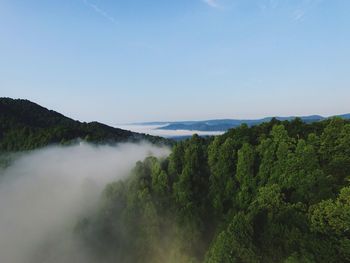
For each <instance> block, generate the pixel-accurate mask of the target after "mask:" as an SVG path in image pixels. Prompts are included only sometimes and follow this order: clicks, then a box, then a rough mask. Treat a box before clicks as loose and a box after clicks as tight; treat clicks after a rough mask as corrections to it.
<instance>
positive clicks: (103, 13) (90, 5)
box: [83, 0, 117, 24]
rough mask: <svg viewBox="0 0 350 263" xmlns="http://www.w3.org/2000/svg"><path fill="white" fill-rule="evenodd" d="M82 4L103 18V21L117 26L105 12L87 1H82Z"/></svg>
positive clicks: (112, 18)
mask: <svg viewBox="0 0 350 263" xmlns="http://www.w3.org/2000/svg"><path fill="white" fill-rule="evenodd" d="M83 2H84V4H85V5H87V6H88V7H90V8H91V9H93V10H94V11H95V12H96V13H97V14H99V15H101V16H103V17H104V18H105V19H107V20H109V21H110V22H112V23H113V24H117V21H116V20H115V19H114V17H113V16H111V15H109V14H108V13H107V12H106V11H105V10H103V9H102V8H100V7H98V6H97V5H96V4H93V3H90V2H89V1H88V0H83Z"/></svg>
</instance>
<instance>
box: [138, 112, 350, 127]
mask: <svg viewBox="0 0 350 263" xmlns="http://www.w3.org/2000/svg"><path fill="white" fill-rule="evenodd" d="M332 117H340V118H343V119H350V114H343V115H336V116H332ZM273 118H275V119H277V120H280V121H291V120H294V119H295V118H300V119H301V120H302V121H304V122H306V123H311V122H317V121H322V120H325V119H327V118H330V117H323V116H320V115H310V116H301V117H298V116H289V117H265V118H261V119H251V120H247V119H245V120H244V119H243V120H240V119H214V120H205V121H178V122H146V123H139V124H140V125H164V126H162V127H158V128H157V129H160V130H190V131H227V130H228V129H231V128H235V127H238V126H240V125H242V124H244V123H245V124H247V125H248V126H253V125H258V124H261V123H264V122H269V121H271V120H272V119H273Z"/></svg>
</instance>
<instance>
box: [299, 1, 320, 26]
mask: <svg viewBox="0 0 350 263" xmlns="http://www.w3.org/2000/svg"><path fill="white" fill-rule="evenodd" d="M321 2H322V0H303V1H302V2H301V4H300V5H299V7H298V8H297V9H296V10H295V11H294V12H293V19H294V20H295V21H302V20H304V18H305V16H306V15H307V13H308V12H309V11H310V10H311V9H313V8H315V7H316V6H317V5H319V4H320V3H321Z"/></svg>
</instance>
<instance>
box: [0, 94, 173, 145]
mask: <svg viewBox="0 0 350 263" xmlns="http://www.w3.org/2000/svg"><path fill="white" fill-rule="evenodd" d="M77 139H82V140H86V141H88V142H93V143H117V142H126V141H133V142H135V141H141V140H146V141H149V142H152V143H168V144H169V141H168V140H166V139H163V138H160V137H153V136H150V135H145V134H138V133H133V132H130V131H125V130H121V129H117V128H112V127H109V126H107V125H104V124H101V123H98V122H91V123H85V122H84V123H82V122H79V121H74V120H72V119H70V118H67V117H65V116H63V115H62V114H60V113H57V112H55V111H52V110H48V109H46V108H43V107H41V106H39V105H37V104H35V103H33V102H30V101H27V100H13V99H10V98H0V152H4V151H6V152H9V151H21V150H31V149H35V148H38V147H43V146H46V145H48V144H69V143H72V142H74V141H75V140H77Z"/></svg>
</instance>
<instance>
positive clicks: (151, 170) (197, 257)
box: [75, 118, 350, 263]
mask: <svg viewBox="0 0 350 263" xmlns="http://www.w3.org/2000/svg"><path fill="white" fill-rule="evenodd" d="M349 176H350V122H349V121H345V120H342V119H340V118H334V119H331V120H326V121H322V122H317V123H313V124H306V123H303V122H302V121H300V120H298V119H296V120H294V121H291V122H288V121H285V122H280V121H277V120H272V121H271V122H269V123H264V124H261V125H258V126H254V127H248V126H246V125H242V126H240V127H239V128H235V129H232V130H230V131H229V132H227V133H225V134H224V135H222V136H217V137H211V138H200V137H198V136H196V135H195V136H193V137H192V138H191V139H188V140H186V141H182V142H178V143H177V144H176V145H175V146H174V147H173V150H172V153H171V154H170V156H169V157H168V158H166V159H156V158H154V157H149V158H147V159H146V160H144V161H143V162H138V163H137V165H136V167H135V169H134V170H133V172H132V175H131V176H130V177H129V178H127V179H125V180H123V181H118V182H115V183H112V184H109V185H108V186H107V187H106V188H105V191H104V193H103V197H102V200H101V204H100V208H99V211H98V212H97V213H95V214H91V216H88V217H86V218H83V219H81V220H80V222H79V223H78V224H77V226H76V230H75V231H76V233H77V235H79V236H80V237H82V238H83V239H84V240H85V241H84V242H85V243H86V244H87V245H88V246H89V247H90V249H91V251H92V252H93V253H94V254H95V255H96V256H97V257H102V258H103V261H106V262H152V263H154V262H206V263H218V262H222V263H229V262H271V263H272V262H281V263H282V262H285V263H287V262H288V263H291V262H350V187H349V179H350V177H349Z"/></svg>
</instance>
